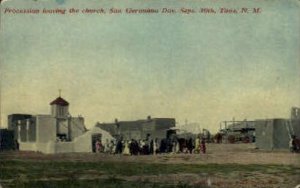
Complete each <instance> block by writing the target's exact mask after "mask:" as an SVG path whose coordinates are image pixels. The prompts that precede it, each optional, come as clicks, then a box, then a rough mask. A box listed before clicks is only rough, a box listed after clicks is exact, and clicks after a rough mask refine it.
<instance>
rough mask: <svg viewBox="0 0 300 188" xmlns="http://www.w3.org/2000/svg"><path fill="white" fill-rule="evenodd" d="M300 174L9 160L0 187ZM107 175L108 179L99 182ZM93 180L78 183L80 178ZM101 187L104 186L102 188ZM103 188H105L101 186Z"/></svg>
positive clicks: (0, 167)
mask: <svg viewBox="0 0 300 188" xmlns="http://www.w3.org/2000/svg"><path fill="white" fill-rule="evenodd" d="M256 172H259V173H264V174H287V175H293V174H300V168H299V167H295V166H287V165H255V164H252V165H240V164H197V165H195V164H149V163H130V162H126V163H124V162H107V161H105V162H69V161H68V162H67V161H66V162H61V161H59V162H56V161H46V162H45V161H43V162H39V161H37V162H35V161H21V160H6V161H5V162H3V161H2V162H0V181H1V182H0V183H1V184H2V185H3V186H4V187H99V185H105V187H143V188H144V187H191V186H189V185H188V184H186V183H181V182H179V183H178V185H168V184H161V183H159V184H158V183H153V182H149V181H137V182H131V181H125V180H124V179H119V178H117V177H118V176H134V175H138V176H143V175H164V174H181V173H192V174H207V175H208V176H210V175H214V174H218V175H224V176H227V177H228V176H230V177H231V176H233V177H238V174H240V173H242V174H244V175H245V174H246V176H251V174H252V173H256ZM101 175H106V176H108V178H105V179H99V176H101ZM82 176H85V177H94V178H92V180H78V178H79V177H82ZM100 187H101V186H100ZM102 187H103V186H102Z"/></svg>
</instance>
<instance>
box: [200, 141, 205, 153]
mask: <svg viewBox="0 0 300 188" xmlns="http://www.w3.org/2000/svg"><path fill="white" fill-rule="evenodd" d="M201 151H202V153H206V144H205V139H204V138H202V140H201Z"/></svg>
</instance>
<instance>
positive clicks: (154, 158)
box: [2, 144, 300, 166]
mask: <svg viewBox="0 0 300 188" xmlns="http://www.w3.org/2000/svg"><path fill="white" fill-rule="evenodd" d="M2 155H7V157H9V158H10V159H27V160H56V161H86V162H93V161H124V162H143V163H175V164H176V163H184V164H207V163H216V164H227V163H234V164H281V165H295V166H300V154H297V153H290V152H289V151H288V150H275V151H262V150H258V149H255V146H254V144H207V153H206V154H172V153H169V154H157V155H141V156H124V155H111V154H101V153H100V154H99V153H97V154H96V153H66V154H42V153H36V152H19V153H18V154H15V153H14V154H12V153H7V154H2Z"/></svg>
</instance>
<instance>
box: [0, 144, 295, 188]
mask: <svg viewBox="0 0 300 188" xmlns="http://www.w3.org/2000/svg"><path fill="white" fill-rule="evenodd" d="M0 156H1V159H9V160H22V161H71V162H76V161H78V162H99V161H108V162H130V163H143V164H170V165H171V164H180V165H182V164H197V165H201V164H221V165H223V164H236V165H262V166H266V168H269V167H267V166H268V165H282V166H283V167H284V168H290V167H293V168H294V167H295V168H294V169H297V170H296V171H294V172H293V171H292V173H282V171H276V169H274V168H273V169H270V172H269V173H264V172H265V171H264V172H263V171H252V172H251V173H248V172H247V171H244V170H242V171H240V172H239V171H236V170H235V171H232V172H230V173H228V174H224V173H213V174H211V173H208V174H205V173H192V172H191V173H186V172H185V173H176V172H174V173H168V174H163V175H160V174H158V175H157V174H156V175H151V174H150V175H149V174H148V175H147V174H143V175H131V176H127V175H124V174H123V175H121V174H120V175H118V176H117V178H118V179H124V180H126V181H132V182H135V181H140V182H141V181H142V182H156V183H170V182H172V183H174V185H187V186H181V187H188V186H192V187H230V188H231V187H232V188H235V187H236V188H237V187H286V188H289V187H295V186H296V185H298V184H300V154H299V153H298V154H296V153H290V152H289V151H287V150H276V151H262V150H258V149H255V146H254V145H253V144H207V153H206V154H158V155H149V156H124V155H110V154H98V153H97V154H96V153H67V154H42V153H36V152H6V153H2V154H0ZM268 170H269V169H268ZM77 178H79V179H96V178H102V179H103V178H104V179H105V178H109V174H100V175H99V173H97V172H94V171H93V170H90V171H89V172H86V174H82V175H81V176H79V177H77ZM177 187H178V186H177ZM179 187H180V186H179Z"/></svg>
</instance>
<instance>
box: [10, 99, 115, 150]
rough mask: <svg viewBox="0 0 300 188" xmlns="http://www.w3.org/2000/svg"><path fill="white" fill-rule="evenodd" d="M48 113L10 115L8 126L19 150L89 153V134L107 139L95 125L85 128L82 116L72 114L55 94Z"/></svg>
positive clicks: (63, 100) (66, 104)
mask: <svg viewBox="0 0 300 188" xmlns="http://www.w3.org/2000/svg"><path fill="white" fill-rule="evenodd" d="M50 108H51V114H45V115H31V114H11V115H9V116H8V129H10V130H13V131H14V134H15V139H17V140H18V143H19V149H20V150H26V151H40V152H43V153H66V152H91V151H92V137H95V135H96V136H97V137H99V138H100V139H101V136H102V135H105V136H106V138H108V137H109V138H110V136H109V134H108V133H103V132H104V131H102V130H101V129H99V128H93V129H92V130H90V131H88V130H87V129H86V127H85V125H84V118H83V117H81V116H79V117H72V116H71V115H70V113H69V103H68V102H67V101H66V100H65V99H63V98H62V97H60V96H59V97H58V98H56V99H55V100H53V101H52V102H51V103H50Z"/></svg>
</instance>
